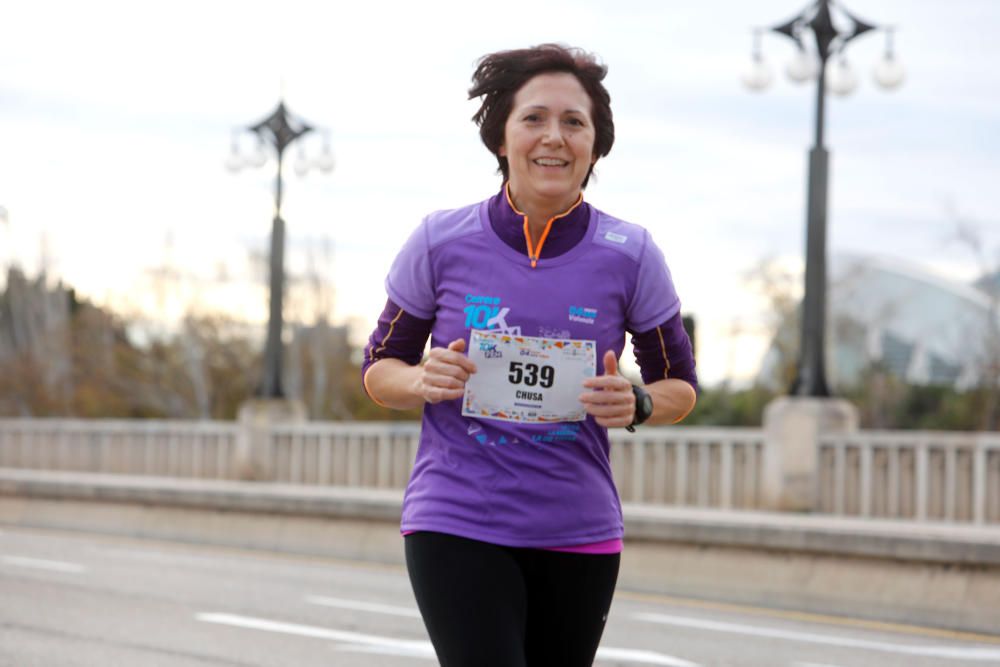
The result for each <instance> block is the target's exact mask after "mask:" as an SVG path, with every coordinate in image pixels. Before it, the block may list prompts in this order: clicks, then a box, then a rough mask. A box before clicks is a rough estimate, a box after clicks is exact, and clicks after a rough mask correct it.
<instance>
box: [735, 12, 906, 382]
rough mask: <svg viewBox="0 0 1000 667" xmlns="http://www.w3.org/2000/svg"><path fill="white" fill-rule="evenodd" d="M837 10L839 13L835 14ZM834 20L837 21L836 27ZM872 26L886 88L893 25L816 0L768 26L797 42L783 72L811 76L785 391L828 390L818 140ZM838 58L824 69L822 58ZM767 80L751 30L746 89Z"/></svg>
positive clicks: (895, 80)
mask: <svg viewBox="0 0 1000 667" xmlns="http://www.w3.org/2000/svg"><path fill="white" fill-rule="evenodd" d="M833 10H836V12H837V14H838V16H836V17H835V16H834V14H833ZM838 26H839V27H838ZM874 29H882V30H885V31H886V34H887V41H886V52H885V56H884V58H883V60H882V61H881V62H880V63H879V64H878V65H877V66H876V68H875V80H876V81H877V82H878V83H879V85H880V86H882V87H883V88H886V89H891V88H895V87H896V86H898V85H899V84H900V83H902V81H903V69H902V67H901V66H900V65H899V63H898V62H897V61H896V60H895V57H894V54H893V50H892V29H891V28H884V27H883V28H879V27H878V26H874V25H872V24H869V23H866V22H865V21H862V20H861V19H859V18H857V17H856V16H854V15H852V14H851V13H850V12H848V11H847V10H846V9H844V8H843V7H842V6H841V5H840V3H837V2H834V1H833V0H817V1H816V2H813V3H812V4H811V5H809V6H808V7H807V8H806V9H804V10H803V11H802V13H800V14H799V15H798V16H796V17H795V18H793V19H791V20H790V21H788V22H787V23H783V24H781V25H778V26H775V27H773V28H769V29H768V30H770V31H772V32H777V33H780V34H782V35H784V36H785V37H788V38H789V39H791V40H792V41H793V42H795V45H796V47H797V54H796V58H795V59H794V60H793V61H792V62H791V63H790V64H789V66H788V68H787V73H788V76H789V78H791V79H792V80H793V81H795V82H804V81H808V80H810V79H813V78H815V80H816V128H815V139H814V145H813V147H812V149H811V150H810V151H809V176H808V181H807V188H808V189H807V197H806V199H807V204H806V277H805V297H804V300H803V305H802V343H801V347H800V349H799V360H798V363H797V366H796V372H795V380H794V381H793V383H792V386H791V388H790V390H789V393H790V394H792V395H795V396H829V395H830V389H829V387H828V386H827V382H826V370H825V359H824V356H825V349H826V345H825V329H826V217H827V184H828V182H829V178H828V164H829V153H828V152H827V150H826V147H825V146H824V144H823V125H824V114H825V105H826V91H827V89H828V88H829V89H830V91H831V92H833V93H835V94H839V95H848V94H850V93H851V92H853V90H854V88H855V87H856V85H857V78H856V77H855V76H854V73H853V72H852V71H851V70H850V68H849V66H848V65H847V60H846V58H845V57H844V49H845V47H846V46H847V44H848V43H849V42H850V41H851V40H853V39H854V38H856V37H859V36H861V35H863V34H865V33H866V32H868V31H870V30H874ZM807 32H811V33H812V35H813V37H814V38H815V52H814V53H811V52H810V49H811V45H809V44H807V43H806V42H804V41H803V37H804V36H805V35H806V33H807ZM834 57H835V58H836V60H837V62H836V63H834V65H833V66H832V67H831V68H830V71H829V72H827V69H828V66H827V62H828V61H829V60H831V59H832V58H834ZM770 81H771V74H770V70H769V69H768V67H767V65H766V64H765V63H764V60H763V58H762V56H761V53H760V31H759V30H756V31H754V50H753V63H752V66H751V69H750V70H749V72H747V74H746V75H745V76H744V83H745V84H746V85H747V87H748V88H750V89H751V90H763V89H764V88H766V87H767V85H768V84H769V83H770Z"/></svg>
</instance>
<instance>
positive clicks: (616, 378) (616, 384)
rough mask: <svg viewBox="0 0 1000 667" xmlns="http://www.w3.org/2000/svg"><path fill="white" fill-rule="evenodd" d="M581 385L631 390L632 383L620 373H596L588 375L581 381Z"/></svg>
mask: <svg viewBox="0 0 1000 667" xmlns="http://www.w3.org/2000/svg"><path fill="white" fill-rule="evenodd" d="M583 386H584V387H587V388H588V389H600V390H601V391H618V392H622V393H626V392H627V393H631V392H632V383H631V382H629V381H628V379H627V378H625V377H623V376H621V375H598V376H596V377H590V378H587V379H586V380H584V381H583Z"/></svg>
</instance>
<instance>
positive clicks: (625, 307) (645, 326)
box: [386, 200, 680, 548]
mask: <svg viewBox="0 0 1000 667" xmlns="http://www.w3.org/2000/svg"><path fill="white" fill-rule="evenodd" d="M489 202H490V200H487V201H484V202H481V203H479V204H475V205H472V206H467V207H464V208H461V209H455V210H450V211H439V212H436V213H433V214H431V215H429V216H428V217H427V218H425V219H424V221H423V222H422V223H421V224H420V226H419V227H418V228H417V229H416V230H415V231H414V232H413V234H412V235H411V236H410V238H409V239H408V240H407V242H406V244H405V245H404V247H403V249H402V250H401V251H400V253H399V255H398V256H397V257H396V259H395V261H394V262H393V265H392V268H391V269H390V271H389V275H388V277H387V278H386V291H387V292H388V295H389V298H390V299H391V301H392V302H393V303H395V304H398V305H399V306H400V307H401V308H402V309H404V310H405V311H406V312H407V313H409V314H411V315H413V316H414V317H417V318H420V319H424V320H432V321H433V325H432V328H431V345H432V346H434V347H443V346H446V345H447V344H448V343H449V342H450V341H452V340H454V339H456V338H464V339H465V340H466V341H468V339H469V332H470V330H471V329H473V328H476V329H496V328H512V327H520V331H521V334H522V335H525V336H542V337H548V338H574V339H587V340H595V341H596V342H597V348H598V369H597V371H598V373H601V372H603V368H602V367H601V362H600V359H601V357H603V354H604V352H605V351H607V350H613V351H614V353H615V354H616V356H620V355H621V352H622V349H623V347H624V343H625V332H626V330H629V331H637V332H643V331H649V330H651V329H653V328H654V327H656V326H657V325H660V324H661V323H663V322H666V321H667V320H669V319H670V318H672V317H673V316H675V315H676V314H677V313H678V312H679V311H680V301H679V299H678V297H677V294H676V291H675V290H674V286H673V282H672V280H671V277H670V272H669V270H668V269H667V266H666V263H665V262H664V260H663V255H662V253H661V252H660V250H659V248H657V247H656V245H655V244H654V243H653V241H652V239H651V238H650V235H649V233H648V232H647V231H646V230H645V229H643V228H642V227H639V226H637V225H633V224H630V223H627V222H624V221H621V220H618V219H616V218H613V217H611V216H609V215H607V214H605V213H602V212H601V211H599V210H597V209H596V208H594V207H591V206H587V207H586V208H584V207H582V206H581V207H579V208H584V210H585V211H586V213H587V215H586V216H585V217H584V218H583V219H581V220H579V224H580V225H581V226H585V231H584V232H583V234H582V235H578V236H577V238H578V239H580V240H579V242H576V243H575V244H573V245H572V247H570V248H569V249H567V250H566V251H565V252H562V253H560V254H558V255H555V256H546V253H545V252H544V248H543V252H542V253H541V258H540V259H539V260H538V262H537V266H536V267H535V268H532V266H531V261H530V259H529V258H528V256H527V255H526V254H525V253H524V252H523V251H519V250H516V249H515V248H513V247H512V246H511V244H510V243H509V242H508V241H506V240H505V239H504V238H502V237H501V236H500V235H499V234H498V233H497V231H496V229H494V227H493V226H492V225H491V224H490V219H489V214H488V207H489ZM577 234H579V230H577ZM574 240H576V239H574ZM581 390H582V388H581ZM608 457H609V443H608V434H607V429H605V428H604V427H602V426H599V425H598V424H597V423H596V422H595V421H594V419H593V418H592V417H587V419H586V420H584V421H582V422H565V423H559V424H521V423H514V422H503V421H497V420H487V419H473V418H467V417H463V416H462V415H461V401H460V400H454V401H444V402H441V403H437V404H428V405H425V406H424V412H423V423H422V429H421V436H420V445H419V448H418V451H417V457H416V461H415V463H414V467H413V472H412V474H411V477H410V482H409V484H408V486H407V489H406V494H405V497H404V501H403V516H402V525H401V529H402V531H403V532H404V533H407V532H413V531H420V530H430V531H437V532H443V533H449V534H453V535H459V536H462V537H468V538H471V539H476V540H481V541H485V542H492V543H496V544H502V545H508V546H517V547H538V548H547V547H552V545H561V546H564V547H572V546H573V545H588V544H593V543H598V542H605V541H609V540H618V539H621V538H622V536H623V524H622V514H621V505H620V502H619V499H618V493H617V490H616V489H615V485H614V481H613V479H612V476H611V465H610V462H609V458H608Z"/></svg>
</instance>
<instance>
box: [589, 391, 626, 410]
mask: <svg viewBox="0 0 1000 667" xmlns="http://www.w3.org/2000/svg"><path fill="white" fill-rule="evenodd" d="M577 400H579V401H580V402H581V403H583V404H584V406H587V405H617V406H621V407H624V408H627V409H628V410H633V409H635V394H633V393H632V392H631V391H629V392H627V393H626V392H623V391H587V392H584V393H582V394H580V395H579V396H578V397H577Z"/></svg>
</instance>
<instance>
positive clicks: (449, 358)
mask: <svg viewBox="0 0 1000 667" xmlns="http://www.w3.org/2000/svg"><path fill="white" fill-rule="evenodd" d="M427 356H428V360H427V363H428V364H430V363H431V362H432V361H433V362H439V363H442V364H448V365H451V366H457V367H459V368H462V369H464V370H465V372H466V373H475V372H476V364H475V363H473V362H472V360H471V359H469V358H468V357H467V356H465V341H464V340H463V339H461V338H459V339H457V340H453V341H451V342H450V343H448V347H435V348H431V351H430V352H429V353H428V355H427ZM463 379H468V378H467V377H466V378H463Z"/></svg>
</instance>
